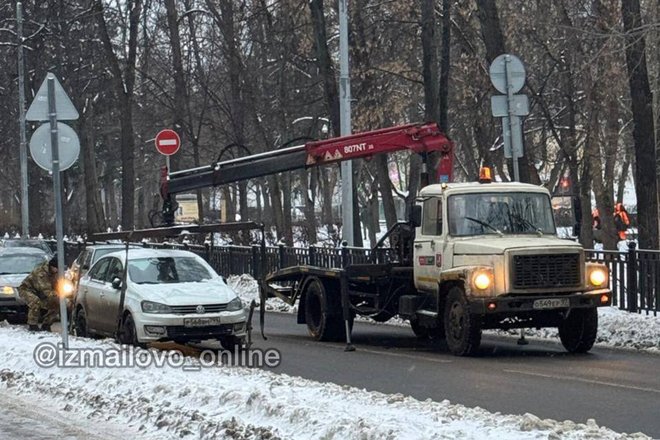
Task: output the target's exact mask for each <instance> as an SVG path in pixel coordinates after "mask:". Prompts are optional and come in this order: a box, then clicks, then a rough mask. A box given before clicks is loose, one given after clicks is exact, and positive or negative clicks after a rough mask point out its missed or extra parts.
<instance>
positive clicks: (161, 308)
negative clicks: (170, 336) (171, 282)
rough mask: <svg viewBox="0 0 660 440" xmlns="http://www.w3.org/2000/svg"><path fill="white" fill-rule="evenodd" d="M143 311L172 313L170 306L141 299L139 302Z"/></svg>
mask: <svg viewBox="0 0 660 440" xmlns="http://www.w3.org/2000/svg"><path fill="white" fill-rule="evenodd" d="M140 305H141V306H142V311H143V312H144V313H172V309H171V308H170V306H168V305H166V304H161V303H157V302H153V301H142V303H141V304H140Z"/></svg>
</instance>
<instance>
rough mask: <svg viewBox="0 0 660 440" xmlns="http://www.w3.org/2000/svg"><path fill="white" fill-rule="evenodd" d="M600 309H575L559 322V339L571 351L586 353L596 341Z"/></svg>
mask: <svg viewBox="0 0 660 440" xmlns="http://www.w3.org/2000/svg"><path fill="white" fill-rule="evenodd" d="M597 333H598V310H597V309H596V308H589V309H574V310H571V312H570V313H569V314H568V317H567V318H566V319H564V320H563V321H562V322H561V323H560V324H559V339H561V343H562V345H563V346H564V348H565V349H566V350H567V351H568V352H569V353H586V352H588V351H589V350H591V347H593V345H594V342H596V334H597Z"/></svg>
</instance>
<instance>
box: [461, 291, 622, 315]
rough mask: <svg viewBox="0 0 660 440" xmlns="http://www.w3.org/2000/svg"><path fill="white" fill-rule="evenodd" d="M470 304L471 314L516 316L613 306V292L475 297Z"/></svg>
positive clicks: (470, 300)
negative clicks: (517, 314)
mask: <svg viewBox="0 0 660 440" xmlns="http://www.w3.org/2000/svg"><path fill="white" fill-rule="evenodd" d="M469 302H470V312H471V313H475V314H479V315H489V314H501V313H513V314H515V313H518V312H535V311H543V310H562V309H564V310H566V309H576V308H590V307H604V306H610V305H612V292H611V291H610V290H609V289H599V290H591V291H589V292H584V293H582V292H580V293H572V294H568V295H533V296H521V295H515V296H514V295H511V296H506V295H503V296H496V297H490V298H478V297H477V298H475V297H473V298H470V299H469Z"/></svg>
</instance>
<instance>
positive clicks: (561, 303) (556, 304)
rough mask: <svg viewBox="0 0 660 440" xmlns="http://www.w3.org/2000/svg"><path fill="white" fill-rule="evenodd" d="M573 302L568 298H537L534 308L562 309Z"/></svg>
mask: <svg viewBox="0 0 660 440" xmlns="http://www.w3.org/2000/svg"><path fill="white" fill-rule="evenodd" d="M570 304H571V302H570V301H569V299H568V298H548V299H537V300H536V301H534V304H532V307H533V308H534V309H560V308H563V307H568V306H569V305H570Z"/></svg>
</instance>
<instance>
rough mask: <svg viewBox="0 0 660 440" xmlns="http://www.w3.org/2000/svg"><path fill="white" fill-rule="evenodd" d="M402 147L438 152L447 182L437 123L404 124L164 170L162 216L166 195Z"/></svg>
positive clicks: (447, 162) (444, 143)
mask: <svg viewBox="0 0 660 440" xmlns="http://www.w3.org/2000/svg"><path fill="white" fill-rule="evenodd" d="M401 150H411V151H413V152H415V153H418V154H421V155H422V157H423V159H424V164H426V163H427V162H428V158H429V154H431V153H438V154H439V156H440V159H439V162H438V166H437V170H438V175H439V177H438V178H439V180H440V181H449V180H451V169H452V163H453V145H452V143H451V141H450V140H449V139H448V138H447V137H446V136H445V134H444V133H442V131H441V130H440V128H439V127H438V125H437V124H436V123H426V124H407V125H401V126H397V127H390V128H383V129H380V130H374V131H368V132H363V133H356V134H352V135H349V136H342V137H337V138H332V139H325V140H318V141H312V142H308V143H306V144H303V145H296V146H292V147H288V148H282V149H279V150H274V151H269V152H265V153H259V154H253V155H250V156H245V157H239V158H236V159H231V160H226V161H221V162H216V163H214V164H212V165H207V166H203V167H198V168H192V169H188V170H182V171H177V172H173V173H170V174H169V175H168V173H167V170H165V169H164V170H163V172H162V174H161V195H162V197H163V199H164V204H163V214H164V216H165V218H166V219H168V220H170V221H167V220H166V223H171V219H172V212H171V210H172V201H171V200H172V199H171V194H177V193H182V192H186V191H191V190H194V189H199V188H207V187H211V186H218V185H224V184H228V183H234V182H239V181H242V180H247V179H253V178H256V177H263V176H267V175H271V174H275V173H281V172H284V171H292V170H296V169H303V168H310V167H314V166H320V165H327V164H330V163H335V162H341V161H344V160H352V159H358V158H368V157H371V156H373V155H374V154H380V153H391V152H395V151H401ZM423 171H425V169H424V170H423Z"/></svg>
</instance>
